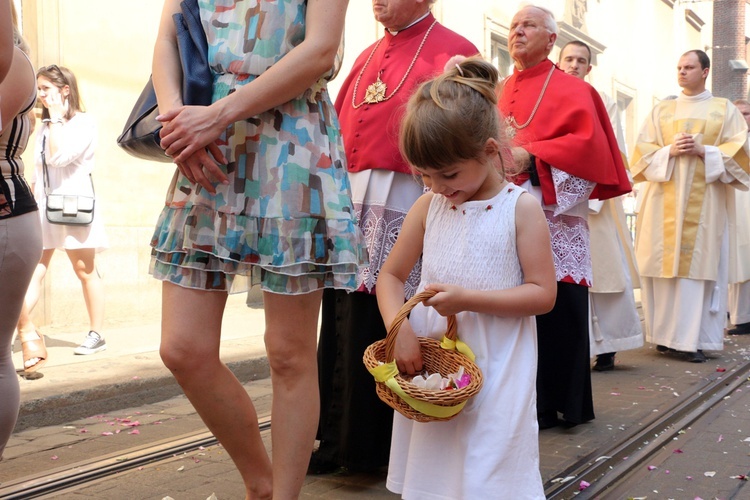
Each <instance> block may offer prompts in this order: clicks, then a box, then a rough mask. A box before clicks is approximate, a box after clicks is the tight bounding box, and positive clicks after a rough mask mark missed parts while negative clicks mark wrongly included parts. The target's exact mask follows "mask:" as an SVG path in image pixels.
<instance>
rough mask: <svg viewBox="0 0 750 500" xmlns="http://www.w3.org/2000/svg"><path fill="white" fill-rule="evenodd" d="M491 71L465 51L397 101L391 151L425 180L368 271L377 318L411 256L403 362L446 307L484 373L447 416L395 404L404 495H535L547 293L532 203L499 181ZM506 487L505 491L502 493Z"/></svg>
mask: <svg viewBox="0 0 750 500" xmlns="http://www.w3.org/2000/svg"><path fill="white" fill-rule="evenodd" d="M497 81H498V73H497V70H496V69H495V68H494V67H493V66H492V65H490V64H489V63H487V62H485V61H482V60H481V59H478V58H471V59H466V60H464V61H463V62H461V63H459V64H457V65H455V67H453V68H449V69H448V70H447V71H446V72H445V73H444V74H443V75H441V76H439V77H437V78H436V79H434V80H432V81H429V82H427V83H425V84H423V85H422V86H421V87H420V88H419V90H418V91H417V92H416V93H415V94H414V95H413V96H412V98H411V99H410V101H409V105H408V108H407V112H406V116H405V117H404V121H403V123H402V126H401V139H400V140H401V150H402V153H403V154H404V156H405V158H406V159H407V160H408V161H409V163H410V164H411V165H413V166H414V168H415V170H416V172H417V173H418V174H420V175H421V176H422V178H423V179H424V183H425V186H426V187H428V188H430V192H428V193H426V194H424V195H423V196H422V197H421V198H419V199H418V200H417V202H416V203H415V204H414V206H413V207H412V209H411V210H410V211H409V213H408V215H407V216H406V220H405V221H404V225H403V228H402V230H401V233H400V235H399V237H398V240H397V242H396V244H395V246H394V247H393V251H392V252H391V254H390V256H389V257H388V260H387V261H386V262H385V265H384V266H383V268H382V270H381V271H380V277H379V278H378V287H377V297H378V305H379V307H380V311H381V313H382V315H383V319H384V321H385V324H386V325H388V324H390V323H391V322H392V321H393V319H394V317H395V316H396V314H397V312H398V311H399V309H400V308H401V307H402V305H403V303H404V301H403V297H404V282H405V280H406V279H407V277H408V275H409V272H410V270H411V269H412V267H413V266H414V263H415V262H416V261H417V259H418V258H419V256H420V255H422V258H423V260H422V280H421V284H420V287H419V291H422V290H423V289H428V290H434V291H436V292H438V293H437V294H436V295H435V296H434V297H432V298H430V299H428V300H426V301H424V303H423V304H420V305H418V306H417V307H415V308H414V309H413V310H412V312H411V315H410V318H409V321H405V322H404V323H403V325H402V326H401V329H400V331H399V334H398V337H397V339H396V345H395V358H396V363H397V365H398V368H399V370H400V371H401V372H402V373H409V374H416V373H420V372H421V370H422V357H421V353H420V350H419V344H418V341H417V336H429V337H434V338H438V339H439V338H441V337H442V335H443V333H444V332H445V330H446V319H445V317H446V316H449V315H451V314H455V315H456V318H457V322H458V336H459V338H460V339H461V340H463V341H464V342H466V343H467V344H468V345H469V347H470V348H471V349H472V350H473V352H474V354H475V355H476V363H477V365H478V366H479V368H480V369H481V370H482V374H483V376H484V385H483V387H482V389H481V391H480V392H479V394H477V395H476V396H475V397H474V398H472V399H471V400H469V402H468V404H467V405H466V406H465V408H464V410H463V411H462V412H461V413H459V414H458V415H457V416H456V417H455V418H453V419H452V420H449V421H439V422H428V423H419V422H415V421H412V420H409V419H406V418H405V417H403V416H401V415H400V414H398V413H396V414H395V416H394V426H393V436H392V440H391V456H390V463H389V467H388V481H387V487H388V489H389V490H391V491H394V492H396V493H400V494H401V495H402V496H403V498H406V499H412V498H419V499H438V498H439V499H457V498H464V499H474V498H477V499H478V498H482V499H488V498H503V497H505V498H508V496H507V495H509V494H510V495H512V497H513V498H514V499H543V498H544V491H543V488H542V481H541V476H540V473H539V445H538V427H537V419H536V392H535V391H536V389H535V379H536V363H537V341H536V322H535V319H534V315H536V314H543V313H545V312H548V311H549V310H550V309H552V306H553V305H554V302H555V296H556V283H555V270H554V265H553V261H552V250H551V247H550V239H549V230H548V229H547V223H546V222H545V219H544V215H543V213H542V209H541V207H540V205H539V203H538V202H537V201H536V200H535V199H534V198H533V197H532V196H530V195H529V194H527V193H526V192H525V191H524V190H523V189H522V188H520V187H518V186H515V185H513V184H510V183H509V182H508V181H507V180H506V179H505V172H504V168H503V165H504V163H507V161H508V160H505V161H503V154H502V153H503V152H505V151H507V149H506V147H505V146H504V140H505V139H504V138H503V137H501V136H500V133H501V132H500V130H501V128H500V126H499V116H498V113H497V104H496V102H497V99H496V95H495V87H496V84H497ZM511 492H512V493H511Z"/></svg>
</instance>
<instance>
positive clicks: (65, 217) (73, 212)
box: [42, 137, 95, 226]
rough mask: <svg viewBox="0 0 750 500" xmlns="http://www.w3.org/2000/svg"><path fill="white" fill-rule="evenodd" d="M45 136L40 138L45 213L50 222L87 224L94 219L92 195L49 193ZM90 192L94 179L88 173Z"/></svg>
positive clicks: (68, 224)
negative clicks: (45, 198) (45, 199)
mask: <svg viewBox="0 0 750 500" xmlns="http://www.w3.org/2000/svg"><path fill="white" fill-rule="evenodd" d="M46 148H47V138H46V137H44V138H42V168H43V170H44V194H45V196H46V197H47V207H46V208H45V214H46V216H47V220H48V221H49V222H50V223H51V224H63V225H66V226H88V225H89V224H91V223H92V222H93V221H94V201H95V198H94V196H83V195H76V194H50V192H49V172H48V170H47V155H46V151H45V150H46ZM89 180H90V181H91V192H92V194H93V193H94V180H93V179H92V178H91V174H89Z"/></svg>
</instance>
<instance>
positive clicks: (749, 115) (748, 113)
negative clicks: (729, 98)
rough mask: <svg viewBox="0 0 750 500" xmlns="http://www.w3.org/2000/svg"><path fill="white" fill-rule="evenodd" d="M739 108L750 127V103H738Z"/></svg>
mask: <svg viewBox="0 0 750 500" xmlns="http://www.w3.org/2000/svg"><path fill="white" fill-rule="evenodd" d="M737 109H739V110H740V113H742V117H743V118H744V119H745V121H746V122H747V126H748V127H750V104H738V105H737Z"/></svg>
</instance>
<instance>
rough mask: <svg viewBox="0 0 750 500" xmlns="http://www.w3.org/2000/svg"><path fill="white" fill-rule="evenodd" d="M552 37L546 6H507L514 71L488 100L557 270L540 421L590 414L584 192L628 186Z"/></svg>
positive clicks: (613, 192) (541, 366) (544, 348)
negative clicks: (538, 209) (543, 224)
mask: <svg viewBox="0 0 750 500" xmlns="http://www.w3.org/2000/svg"><path fill="white" fill-rule="evenodd" d="M556 39H557V24H556V22H555V18H554V15H553V14H552V13H551V12H550V11H549V10H547V9H545V8H542V7H538V6H533V5H526V6H525V7H523V8H521V9H520V10H519V11H518V12H517V13H516V14H515V16H514V17H513V20H512V22H511V27H510V34H509V39H508V48H509V50H510V55H511V57H512V58H513V61H514V63H515V70H514V72H513V75H511V76H510V77H508V79H507V80H506V81H505V82H504V85H503V88H502V93H501V96H500V100H499V103H498V106H499V108H500V112H501V113H502V115H503V118H504V123H505V127H506V128H505V131H506V134H507V135H508V136H509V137H510V139H511V142H512V145H513V147H512V153H513V158H514V160H515V162H516V168H517V176H516V179H515V180H516V183H517V184H520V185H521V186H523V187H525V188H526V189H527V190H528V191H529V192H530V193H531V194H534V195H535V196H537V198H538V199H539V201H540V202H541V203H542V205H543V208H544V213H545V216H546V218H547V223H548V226H549V230H550V235H551V239H552V249H553V255H554V259H555V270H556V273H557V281H558V290H557V302H556V304H555V307H554V309H553V310H552V311H551V312H549V313H547V314H544V315H541V316H537V335H538V339H539V340H538V341H539V358H538V367H537V414H538V420H539V427H540V428H541V429H545V428H549V427H554V426H556V425H568V426H572V425H577V424H580V423H583V422H587V421H589V420H592V419H593V418H594V405H593V399H592V394H591V372H590V368H589V337H588V287H589V286H590V285H591V282H592V270H591V255H590V249H589V229H588V225H587V223H586V217H587V212H588V200H589V198H592V199H601V200H604V199H609V198H612V197H615V196H620V195H622V194H625V193H627V192H629V191H630V182H629V181H628V176H627V173H626V171H625V166H624V164H623V162H622V157H621V155H620V151H619V148H618V145H617V139H616V137H615V134H614V132H613V131H612V126H611V125H610V121H609V117H608V115H607V109H606V107H605V106H604V104H603V102H602V100H601V98H600V97H599V94H598V92H597V91H596V90H595V89H594V88H593V87H592V86H591V85H589V84H588V83H586V82H584V81H582V80H580V79H578V78H575V77H573V76H571V75H568V74H565V73H564V72H563V71H561V70H559V69H558V68H557V67H556V66H555V65H554V64H553V63H552V61H550V60H549V59H548V56H549V54H550V52H551V51H552V48H553V47H554V45H555V40H556ZM560 415H561V416H562V420H561V419H560Z"/></svg>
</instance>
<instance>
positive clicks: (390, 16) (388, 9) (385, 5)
mask: <svg viewBox="0 0 750 500" xmlns="http://www.w3.org/2000/svg"><path fill="white" fill-rule="evenodd" d="M430 3H431V2H430V1H429V0H372V12H373V14H375V20H376V21H378V22H379V23H381V24H382V25H383V26H385V27H386V28H387V29H389V30H393V31H398V30H401V29H403V28H406V27H407V26H408V25H410V24H411V23H412V22H414V21H415V20H416V19H417V18H418V17H419V16H421V15H422V14H425V13H426V12H427V9H428V8H429V5H430Z"/></svg>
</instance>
